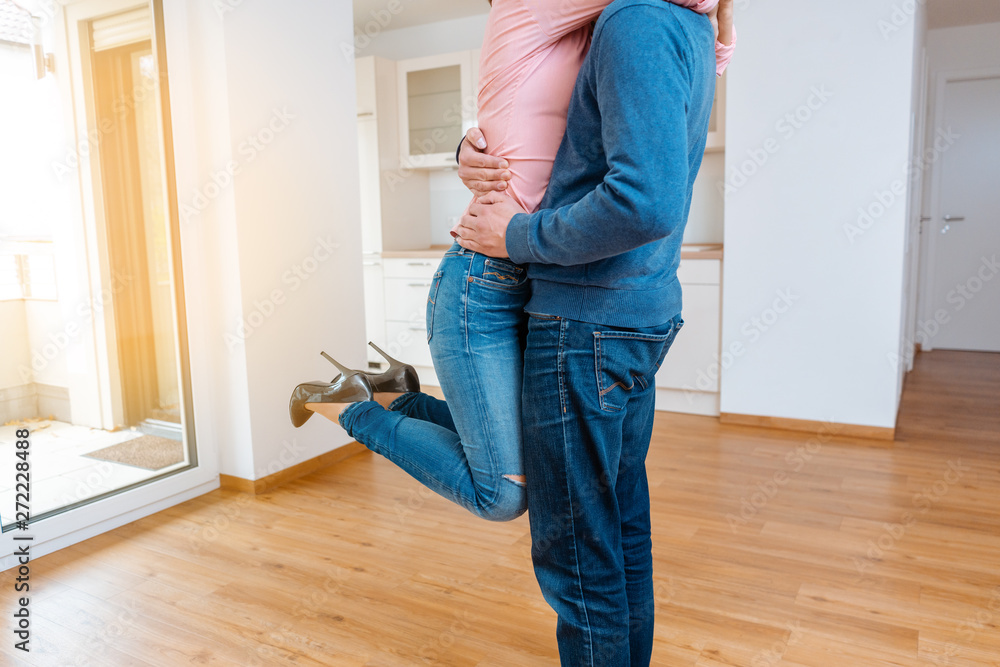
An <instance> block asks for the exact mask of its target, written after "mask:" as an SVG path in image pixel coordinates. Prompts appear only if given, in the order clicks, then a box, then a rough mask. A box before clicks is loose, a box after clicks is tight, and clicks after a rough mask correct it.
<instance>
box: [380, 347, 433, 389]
mask: <svg viewBox="0 0 1000 667" xmlns="http://www.w3.org/2000/svg"><path fill="white" fill-rule="evenodd" d="M368 344H369V345H370V346H371V347H372V349H373V350H375V351H376V352H378V353H379V354H380V355H382V358H384V359H385V360H386V361H388V362H389V369H388V370H387V371H385V372H384V373H379V374H378V375H371V374H369V375H368V379H369V380H370V381H371V383H372V389H374V390H375V391H376V392H393V393H402V394H407V393H410V392H416V391H420V377H419V376H418V375H417V371H416V370H414V368H413V366H411V365H409V364H404V363H403V362H402V361H399V360H398V359H393V358H392V357H390V356H389V355H388V354H386V353H385V352H383V351H382V350H381V349H380V348H379V346H378V345H376V344H375V343H373V342H371V341H368Z"/></svg>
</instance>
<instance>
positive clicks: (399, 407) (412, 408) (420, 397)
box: [389, 392, 458, 433]
mask: <svg viewBox="0 0 1000 667" xmlns="http://www.w3.org/2000/svg"><path fill="white" fill-rule="evenodd" d="M389 409H390V410H392V411H394V412H398V413H400V414H401V415H404V416H406V417H412V418H413V419H419V420H421V421H425V422H430V423H432V424H437V425H438V426H444V427H445V428H446V429H448V430H449V431H453V432H455V433H458V429H456V428H455V420H454V419H453V418H452V416H451V410H450V409H448V403H447V402H446V401H442V400H441V399H440V398H436V397H434V396H430V395H428V394H425V393H423V392H411V393H408V394H403V395H402V396H400V397H399V398H397V399H396V400H395V401H393V402H392V403H391V404H390V405H389Z"/></svg>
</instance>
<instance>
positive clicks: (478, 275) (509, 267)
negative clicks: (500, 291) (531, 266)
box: [470, 256, 528, 289]
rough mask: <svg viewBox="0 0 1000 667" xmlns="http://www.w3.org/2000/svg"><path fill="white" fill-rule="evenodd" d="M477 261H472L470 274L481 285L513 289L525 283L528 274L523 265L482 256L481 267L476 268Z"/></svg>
mask: <svg viewBox="0 0 1000 667" xmlns="http://www.w3.org/2000/svg"><path fill="white" fill-rule="evenodd" d="M476 264H477V262H474V263H473V273H472V274H470V275H471V276H472V278H473V280H474V281H475V282H477V283H479V284H481V285H487V286H490V287H500V288H504V289H513V288H516V287H520V286H522V285H524V284H525V279H526V278H527V276H528V273H527V271H526V270H525V268H524V267H523V266H518V265H517V264H515V263H514V262H511V261H508V260H506V259H498V258H496V257H485V256H483V257H482V265H481V266H482V269H481V270H478V271H477V270H476V269H478V268H479V267H478V266H476Z"/></svg>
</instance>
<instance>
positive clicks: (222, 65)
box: [166, 0, 365, 479]
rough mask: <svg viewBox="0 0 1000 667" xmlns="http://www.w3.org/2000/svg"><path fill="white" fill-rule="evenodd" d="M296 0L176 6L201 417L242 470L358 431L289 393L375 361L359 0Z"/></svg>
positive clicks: (178, 115) (287, 459)
mask: <svg viewBox="0 0 1000 667" xmlns="http://www.w3.org/2000/svg"><path fill="white" fill-rule="evenodd" d="M295 4H297V5H301V7H299V9H300V10H301V11H298V10H296V11H293V9H294V7H291V6H289V5H288V4H287V3H286V4H283V5H279V4H277V3H242V4H235V3H233V5H227V4H225V3H214V5H217V6H223V7H228V8H229V9H230V10H231V11H223V12H222V13H221V15H220V14H218V13H217V11H216V7H215V6H213V3H202V2H197V1H195V0H191V1H190V2H188V3H186V4H185V5H183V6H180V5H176V6H173V7H171V6H170V5H169V4H168V6H167V7H166V12H167V15H166V26H167V35H168V45H167V46H168V57H169V58H170V62H171V81H172V88H171V93H172V99H171V102H172V109H173V111H172V115H173V122H174V136H175V139H176V142H175V143H176V146H175V152H176V162H177V172H178V198H179V200H180V202H181V204H182V209H181V217H182V223H181V224H182V246H183V255H184V266H185V291H186V294H187V299H188V317H189V329H190V338H191V341H190V344H191V358H192V374H193V379H192V381H193V384H194V390H193V393H194V400H195V419H196V422H195V423H196V427H197V429H198V431H197V432H198V437H199V438H201V439H212V440H213V442H214V443H215V444H216V445H217V446H218V449H219V457H220V471H221V472H222V473H225V474H229V475H235V476H239V477H243V478H246V479H257V478H260V477H263V476H266V475H268V474H271V473H274V472H276V471H278V470H280V469H283V468H287V467H289V466H291V465H294V464H295V463H298V462H300V461H303V460H306V459H309V458H312V457H315V456H318V455H319V454H322V453H324V452H327V451H329V450H331V449H335V448H336V447H338V446H341V445H343V444H345V443H347V442H349V441H350V438H349V437H348V436H347V435H346V433H344V431H343V430H341V429H340V428H339V427H338V426H335V425H333V424H330V423H329V422H327V421H325V420H323V419H321V418H316V419H313V420H312V421H311V422H310V423H309V424H307V425H306V426H305V427H303V428H302V429H301V430H295V429H293V428H292V426H291V424H290V422H289V418H288V398H289V395H290V394H291V391H292V389H293V388H294V386H295V385H296V384H298V383H299V382H302V381H306V380H312V379H316V378H326V379H330V378H332V377H333V376H334V375H335V374H336V371H335V370H334V369H333V368H332V367H328V366H329V365H328V364H327V363H326V362H325V361H323V360H322V359H321V358H320V356H319V351H320V350H321V349H325V350H326V351H328V352H329V353H331V354H333V355H334V356H336V357H338V358H339V359H341V360H342V361H343V362H344V363H347V364H351V365H354V366H356V367H357V366H360V365H361V364H362V363H363V362H364V359H365V352H364V318H363V310H362V301H361V298H362V297H361V293H360V290H359V289H355V288H354V287H353V286H355V285H360V284H361V244H360V225H359V215H360V203H359V194H358V187H359V186H358V163H357V143H356V142H357V137H356V126H355V101H354V97H355V84H354V66H353V63H352V62H349V61H348V59H347V58H345V56H344V55H343V54H342V53H341V51H340V49H339V48H338V46H337V45H338V44H340V43H343V42H344V41H349V40H350V39H351V30H352V28H351V25H352V24H351V4H350V3H349V2H347V1H346V0H338V1H337V2H324V3H320V2H311V3H295ZM305 14H308V16H309V20H308V21H303V20H302V16H303V15H305ZM171 26H173V34H174V35H175V36H176V37H175V39H176V40H177V41H176V42H175V43H173V44H171V43H170V35H171V34H172V33H171ZM182 39H183V41H181V40H182ZM178 78H180V82H179V83H178V84H177V85H174V81H175V80H177V79H178ZM255 143H256V146H255ZM231 163H235V165H236V167H237V169H236V170H235V171H237V173H236V175H235V177H234V178H232V179H231V182H230V180H229V178H228V177H227V176H226V175H225V172H226V170H227V166H228V165H230V164H231ZM213 182H214V183H215V184H216V185H213ZM199 197H201V198H199ZM184 204H188V205H189V206H190V207H189V208H188V209H184V208H183V205H184ZM331 247H332V250H330V249H329V248H331Z"/></svg>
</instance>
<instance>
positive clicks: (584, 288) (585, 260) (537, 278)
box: [507, 0, 715, 327]
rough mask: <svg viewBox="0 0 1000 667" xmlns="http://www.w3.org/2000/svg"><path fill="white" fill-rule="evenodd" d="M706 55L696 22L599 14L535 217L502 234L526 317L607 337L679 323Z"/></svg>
mask: <svg viewBox="0 0 1000 667" xmlns="http://www.w3.org/2000/svg"><path fill="white" fill-rule="evenodd" d="M714 45H715V37H714V34H713V30H712V26H711V23H710V22H709V20H708V18H707V17H706V16H704V15H700V14H696V13H695V12H693V11H691V10H689V9H685V8H683V7H679V6H677V5H674V4H671V3H668V2H664V1H663V0H616V1H615V2H612V3H611V4H610V5H609V6H608V7H607V9H605V10H604V12H603V13H602V14H601V17H600V19H599V20H598V21H597V25H596V26H595V28H594V38H593V42H592V45H591V48H590V53H589V54H588V55H587V58H586V60H585V61H584V63H583V67H582V68H581V70H580V75H579V77H578V78H577V81H576V87H575V89H574V90H573V97H572V99H571V101H570V106H569V115H568V118H567V127H566V134H565V136H564V137H563V140H562V144H561V145H560V147H559V152H558V154H557V155H556V159H555V163H554V165H553V170H552V179H551V181H550V183H549V187H548V191H547V192H546V194H545V198H544V199H543V200H542V203H541V208H540V209H539V210H538V211H537V212H535V213H533V214H520V215H516V216H514V218H513V220H511V223H510V226H509V227H508V228H507V253H508V254H509V255H510V258H511V259H512V260H513V261H515V262H518V263H520V264H529V265H530V266H529V267H528V275H529V276H530V277H531V279H532V283H531V285H532V287H531V290H532V295H531V301H530V302H529V304H528V306H527V308H526V310H527V311H528V312H532V313H541V314H546V315H557V316H561V317H566V318H569V319H574V320H580V321H584V322H591V323H595V324H603V325H608V326H616V327H649V326H656V325H659V324H663V323H665V322H667V321H668V320H670V319H671V318H672V317H674V316H675V315H677V314H678V313H680V311H681V286H680V283H679V282H678V280H677V265H678V263H679V262H680V248H681V239H682V237H683V235H684V226H685V224H686V223H687V217H688V211H689V210H690V208H691V191H692V188H693V185H694V180H695V176H697V174H698V169H699V168H700V167H701V160H702V156H703V154H704V151H705V140H706V136H707V133H708V120H709V115H710V114H711V108H712V98H713V96H714V93H715V49H714Z"/></svg>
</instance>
